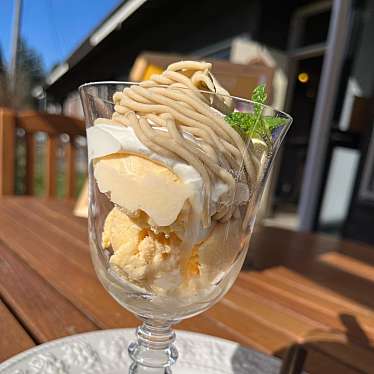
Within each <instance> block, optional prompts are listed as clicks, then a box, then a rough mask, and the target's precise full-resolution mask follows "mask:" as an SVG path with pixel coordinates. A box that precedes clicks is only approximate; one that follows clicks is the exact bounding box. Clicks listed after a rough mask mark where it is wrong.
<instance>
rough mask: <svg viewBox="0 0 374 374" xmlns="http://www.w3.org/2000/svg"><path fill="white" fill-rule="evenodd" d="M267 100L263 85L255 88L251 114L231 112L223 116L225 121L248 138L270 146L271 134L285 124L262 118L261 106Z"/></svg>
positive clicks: (279, 119)
mask: <svg viewBox="0 0 374 374" xmlns="http://www.w3.org/2000/svg"><path fill="white" fill-rule="evenodd" d="M266 99H267V95H266V87H265V84H260V85H259V86H257V87H256V88H255V89H254V90H253V93H252V96H251V100H252V101H253V102H254V104H253V113H242V112H232V113H230V114H228V115H226V116H225V120H226V122H227V123H229V124H230V125H231V126H232V127H233V128H234V129H235V130H236V131H238V132H239V133H241V134H242V135H244V136H247V137H250V138H257V139H262V140H264V141H265V142H266V143H267V144H271V142H272V140H271V132H272V130H274V129H275V128H277V127H279V126H282V125H283V124H285V122H286V121H285V119H283V118H279V117H272V116H263V115H262V112H263V109H264V108H263V105H264V104H265V102H266Z"/></svg>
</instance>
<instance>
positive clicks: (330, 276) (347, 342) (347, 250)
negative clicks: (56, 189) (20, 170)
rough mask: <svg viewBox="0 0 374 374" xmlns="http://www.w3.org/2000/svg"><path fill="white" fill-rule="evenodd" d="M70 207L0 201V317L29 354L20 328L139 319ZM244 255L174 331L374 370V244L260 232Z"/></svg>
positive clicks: (109, 324) (335, 369)
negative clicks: (111, 285)
mask: <svg viewBox="0 0 374 374" xmlns="http://www.w3.org/2000/svg"><path fill="white" fill-rule="evenodd" d="M72 209H73V201H72V200H60V201H59V200H57V199H36V198H32V197H17V198H15V197H9V198H2V199H0V295H1V296H2V297H3V299H4V301H5V302H6V304H7V305H9V307H10V308H11V311H10V310H8V309H7V308H6V307H5V305H0V317H1V316H3V315H4V316H5V317H4V318H5V319H4V320H6V321H9V318H10V321H11V322H10V325H11V326H13V327H12V331H13V330H14V334H15V335H17V336H18V335H19V336H20V337H21V338H20V344H21V346H23V345H24V346H25V347H26V348H27V346H32V345H33V344H34V342H33V341H32V339H31V338H30V336H29V335H28V333H27V332H26V331H25V330H24V328H23V326H25V327H26V328H27V330H28V331H29V332H30V334H32V336H33V338H34V340H35V341H36V342H42V341H48V340H50V339H54V338H56V337H60V336H64V335H67V334H70V333H74V332H80V331H91V330H94V329H96V328H116V327H132V326H135V325H138V323H139V322H138V321H137V320H136V318H135V317H134V316H133V315H132V314H131V313H129V312H127V311H126V310H124V309H123V308H122V307H121V306H120V305H119V304H117V303H116V302H115V301H114V300H113V299H112V298H111V297H110V295H109V294H107V292H106V291H105V290H104V289H103V288H102V286H101V285H100V283H99V281H98V279H97V276H96V274H95V272H94V270H93V267H92V264H91V261H90V256H89V250H88V245H87V221H86V220H85V219H80V218H76V217H73V216H72ZM1 242H3V243H1ZM250 250H251V254H250V262H248V263H246V264H245V266H244V269H243V271H242V272H241V274H240V276H239V278H238V280H237V282H236V284H235V285H234V287H233V288H232V290H231V291H230V292H229V293H228V294H227V295H226V296H225V298H224V299H223V300H222V301H221V302H220V303H218V304H217V305H215V306H213V307H212V308H211V309H209V310H208V311H206V312H205V313H204V314H202V315H199V316H196V317H194V318H191V319H188V320H186V321H183V322H182V323H181V324H179V325H177V328H181V329H187V330H191V331H196V332H200V333H206V334H210V335H215V336H220V337H222V338H226V339H230V340H235V341H237V342H239V343H240V344H243V345H247V346H249V347H252V348H255V349H257V350H260V351H262V352H267V353H269V354H274V355H276V356H279V357H283V356H284V355H285V353H286V351H287V349H288V348H289V347H290V345H292V344H294V343H295V342H303V343H304V344H305V347H306V349H307V351H308V356H307V360H306V365H305V368H306V370H308V371H309V372H310V373H311V374H314V373H318V374H319V373H322V374H324V373H334V374H335V373H339V374H358V373H370V372H373V373H374V353H373V346H374V312H373V307H374V299H373V297H372V295H373V294H374V282H373V280H374V276H373V275H372V270H373V269H374V248H372V247H369V246H365V245H362V244H357V243H352V242H349V241H341V240H338V239H336V238H331V237H327V236H323V235H314V234H300V233H296V232H290V231H288V230H282V229H274V228H257V229H256V230H255V234H254V237H253V240H252V243H251V248H250ZM253 266H255V268H256V271H254V270H253ZM22 282H23V283H22ZM13 313H14V316H16V318H14V316H13V317H12V314H13ZM40 315H43V318H38V316H40ZM17 319H19V320H20V321H22V325H20V324H19V323H18V321H17ZM41 320H44V321H41ZM57 322H60V325H57ZM0 326H2V325H1V318H0ZM8 335H9V333H8ZM0 343H3V344H4V341H3V339H2V337H0ZM12 349H13V348H12ZM14 349H15V351H17V350H19V349H22V347H21V348H20V347H19V345H16V346H15V348H14ZM8 354H11V353H8ZM0 359H1V356H0ZM372 362H373V365H372ZM372 368H373V370H372Z"/></svg>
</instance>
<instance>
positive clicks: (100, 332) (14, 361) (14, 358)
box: [0, 327, 279, 374]
mask: <svg viewBox="0 0 374 374" xmlns="http://www.w3.org/2000/svg"><path fill="white" fill-rule="evenodd" d="M121 332H124V333H126V334H128V335H130V334H131V333H133V335H134V340H135V328H129V327H128V328H115V329H104V330H94V331H87V332H82V333H79V334H74V335H68V336H64V337H61V338H57V339H54V340H51V341H48V342H45V343H42V344H39V345H37V346H35V347H32V348H29V349H27V350H25V351H23V352H20V353H17V354H16V355H14V356H12V357H10V358H8V359H6V360H5V361H3V362H2V363H0V374H1V373H2V372H3V371H4V370H6V369H9V368H10V367H11V366H12V365H15V364H17V363H18V362H20V361H22V360H24V359H26V358H27V357H30V356H32V355H33V354H34V353H35V354H36V353H42V352H43V351H44V350H45V349H48V348H51V347H56V346H59V345H63V344H64V343H65V342H67V341H72V340H75V339H79V338H84V337H88V336H92V335H107V334H108V333H109V334H116V333H121ZM175 332H176V336H177V343H176V344H177V345H178V335H182V336H183V335H186V336H187V337H188V336H189V337H191V338H193V337H196V338H199V339H203V340H210V339H214V340H215V341H218V342H219V343H221V344H227V345H229V346H231V347H235V348H237V347H242V348H244V349H246V350H248V351H250V350H252V348H249V347H245V346H242V345H241V344H239V343H238V342H235V341H232V340H229V339H225V338H221V337H218V336H214V335H209V334H203V333H199V332H194V331H187V330H179V329H175ZM253 351H254V352H256V353H259V354H263V355H265V356H269V358H272V359H274V360H279V359H278V358H277V357H274V356H270V355H267V354H266V353H263V352H258V351H256V350H253Z"/></svg>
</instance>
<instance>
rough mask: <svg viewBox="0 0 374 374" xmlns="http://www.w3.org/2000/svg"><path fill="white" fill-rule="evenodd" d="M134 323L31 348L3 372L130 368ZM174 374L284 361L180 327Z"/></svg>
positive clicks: (88, 373)
mask: <svg viewBox="0 0 374 374" xmlns="http://www.w3.org/2000/svg"><path fill="white" fill-rule="evenodd" d="M134 337H135V336H134V329H118V330H106V331H95V332H89V333H85V334H80V335H74V336H70V337H66V338H63V339H58V340H55V341H52V342H49V343H45V344H42V345H40V346H38V347H35V348H32V349H29V350H28V351H25V352H23V353H20V354H18V355H17V356H14V357H13V358H11V359H9V360H7V361H5V362H4V363H2V364H1V365H0V374H125V373H126V372H127V371H126V370H127V368H128V365H129V361H130V360H129V358H128V356H127V346H128V344H129V342H130V341H133V340H134ZM176 346H177V348H178V351H179V359H178V361H177V364H176V365H174V366H173V374H195V373H196V374H197V373H199V374H201V373H204V374H248V373H254V374H259V373H261V374H277V373H278V372H279V368H280V361H279V360H278V359H276V358H272V357H268V356H266V355H263V354H261V353H258V352H254V351H250V350H248V349H245V348H243V347H241V346H240V345H239V344H237V343H234V342H231V341H228V340H224V339H220V338H216V337H213V336H209V335H202V334H196V333H191V332H186V331H177V341H176Z"/></svg>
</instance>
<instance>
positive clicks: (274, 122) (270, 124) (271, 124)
mask: <svg viewBox="0 0 374 374" xmlns="http://www.w3.org/2000/svg"><path fill="white" fill-rule="evenodd" d="M262 119H263V120H264V122H265V125H266V127H267V128H268V129H269V131H273V130H274V129H276V128H277V127H279V126H282V125H285V124H286V119H285V118H280V117H271V116H263V117H262Z"/></svg>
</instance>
